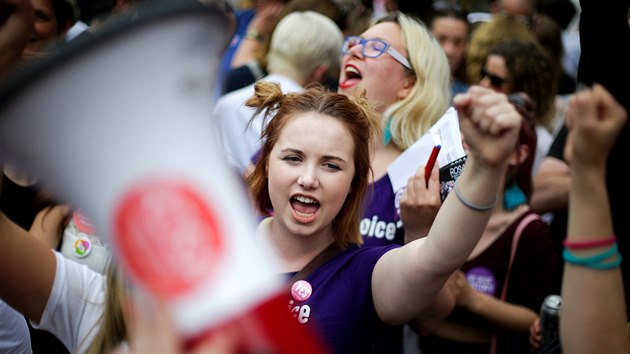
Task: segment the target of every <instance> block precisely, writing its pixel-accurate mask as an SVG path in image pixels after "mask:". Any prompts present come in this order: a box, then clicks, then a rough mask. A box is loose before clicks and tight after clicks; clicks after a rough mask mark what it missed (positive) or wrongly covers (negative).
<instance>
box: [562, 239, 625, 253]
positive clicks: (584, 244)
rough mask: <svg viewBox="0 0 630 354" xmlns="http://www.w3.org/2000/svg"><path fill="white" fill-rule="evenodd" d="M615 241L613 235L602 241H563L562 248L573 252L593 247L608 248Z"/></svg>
mask: <svg viewBox="0 0 630 354" xmlns="http://www.w3.org/2000/svg"><path fill="white" fill-rule="evenodd" d="M616 241H617V238H616V237H615V235H612V236H611V237H609V238H605V239H603V240H593V241H569V240H564V242H563V244H564V247H566V248H569V249H574V250H581V249H585V248H595V247H603V246H610V245H612V244H614V243H615V242H616Z"/></svg>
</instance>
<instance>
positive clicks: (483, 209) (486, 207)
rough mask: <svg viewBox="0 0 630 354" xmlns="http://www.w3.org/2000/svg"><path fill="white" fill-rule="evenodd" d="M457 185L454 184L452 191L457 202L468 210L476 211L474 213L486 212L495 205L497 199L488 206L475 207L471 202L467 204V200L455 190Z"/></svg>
mask: <svg viewBox="0 0 630 354" xmlns="http://www.w3.org/2000/svg"><path fill="white" fill-rule="evenodd" d="M457 185H458V183H455V186H453V190H454V191H455V195H456V196H457V199H459V201H460V202H461V203H462V204H464V205H465V206H467V207H468V208H470V209H472V210H476V211H488V210H491V209H492V208H494V206H495V205H496V204H497V199H498V198H497V197H495V198H494V202H493V203H492V204H490V205H477V204H473V203H471V202H469V201H468V200H466V198H464V197H463V196H462V194H461V193H460V192H459V189H458V188H457Z"/></svg>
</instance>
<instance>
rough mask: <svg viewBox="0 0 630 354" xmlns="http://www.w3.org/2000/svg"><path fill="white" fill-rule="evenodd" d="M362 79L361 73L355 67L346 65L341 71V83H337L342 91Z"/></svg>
mask: <svg viewBox="0 0 630 354" xmlns="http://www.w3.org/2000/svg"><path fill="white" fill-rule="evenodd" d="M362 78H363V76H361V71H359V69H358V68H357V67H356V66H354V65H352V64H348V65H346V66H345V68H344V70H343V75H342V78H341V81H340V82H339V87H341V88H342V89H348V88H351V87H353V86H356V85H357V84H358V83H359V82H360V81H361V79H362Z"/></svg>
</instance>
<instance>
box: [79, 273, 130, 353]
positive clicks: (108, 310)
mask: <svg viewBox="0 0 630 354" xmlns="http://www.w3.org/2000/svg"><path fill="white" fill-rule="evenodd" d="M106 289H107V290H106V291H107V293H106V295H105V308H104V309H103V316H102V317H101V318H100V320H99V321H98V322H97V323H96V325H95V326H97V327H96V328H98V332H97V333H96V336H95V337H94V339H93V340H92V343H90V345H89V346H88V348H87V350H86V351H85V354H102V353H111V352H113V351H114V350H115V349H116V348H118V347H119V346H120V344H121V343H122V342H123V341H125V340H127V325H126V323H125V318H124V314H123V308H122V306H123V301H124V299H125V298H126V296H127V293H126V291H127V285H126V284H125V282H124V279H123V277H122V274H121V273H120V271H119V270H118V267H116V266H114V265H113V262H112V263H110V266H109V268H108V269H107V284H106Z"/></svg>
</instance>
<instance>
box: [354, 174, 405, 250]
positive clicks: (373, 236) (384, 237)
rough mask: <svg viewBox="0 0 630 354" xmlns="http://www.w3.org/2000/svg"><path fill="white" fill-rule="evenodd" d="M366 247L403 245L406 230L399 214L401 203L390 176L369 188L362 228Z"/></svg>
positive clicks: (382, 178) (384, 177)
mask: <svg viewBox="0 0 630 354" xmlns="http://www.w3.org/2000/svg"><path fill="white" fill-rule="evenodd" d="M359 229H360V231H361V236H363V244H364V245H366V246H374V245H378V246H384V245H391V244H397V245H403V244H404V242H405V229H404V228H403V226H402V221H401V220H400V213H399V202H398V200H397V196H396V195H395V194H394V192H393V189H392V182H391V180H390V179H389V175H387V174H386V175H385V176H383V177H381V178H380V179H379V180H377V181H376V182H374V183H373V184H371V185H369V186H368V190H367V194H366V196H365V200H364V212H363V217H362V218H361V226H360V228H359Z"/></svg>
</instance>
